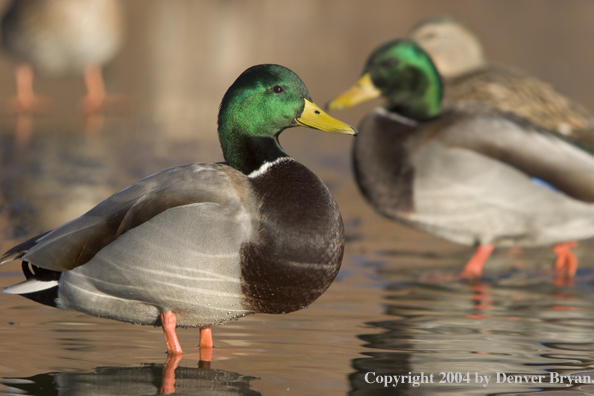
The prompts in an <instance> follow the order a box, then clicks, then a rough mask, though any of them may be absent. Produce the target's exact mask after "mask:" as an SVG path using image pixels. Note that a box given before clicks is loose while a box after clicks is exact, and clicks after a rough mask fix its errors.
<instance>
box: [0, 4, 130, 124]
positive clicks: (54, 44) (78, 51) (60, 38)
mask: <svg viewBox="0 0 594 396" xmlns="http://www.w3.org/2000/svg"><path fill="white" fill-rule="evenodd" d="M122 33H123V16H122V13H121V9H120V5H119V3H118V1H117V0H13V1H12V2H11V3H10V4H9V5H8V7H7V12H6V14H5V15H4V17H3V19H2V47H3V48H4V49H5V50H6V51H7V52H9V53H10V54H12V55H13V56H14V57H15V58H17V59H19V60H20V61H21V62H22V63H21V64H20V65H19V66H18V68H17V71H16V77H17V98H16V100H15V110H17V111H19V112H33V111H45V110H47V108H48V102H47V100H45V99H43V98H39V97H38V96H36V95H35V93H34V91H33V69H34V68H35V69H40V70H42V71H44V72H48V73H54V74H61V73H69V72H71V73H80V72H83V73H84V78H85V84H86V87H87V95H86V96H85V97H84V98H83V101H82V104H83V107H84V109H85V110H86V111H87V112H95V111H98V110H100V109H101V108H102V107H103V105H104V103H105V101H106V97H107V96H106V94H105V88H104V84H103V78H102V75H101V66H102V65H103V64H104V63H105V62H107V61H109V60H110V59H111V58H112V57H113V56H114V55H115V53H116V52H117V50H118V49H119V48H120V45H121V42H122Z"/></svg>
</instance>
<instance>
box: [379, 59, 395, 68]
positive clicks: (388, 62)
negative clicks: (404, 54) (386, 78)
mask: <svg viewBox="0 0 594 396" xmlns="http://www.w3.org/2000/svg"><path fill="white" fill-rule="evenodd" d="M383 63H384V66H387V67H394V66H396V65H397V64H398V61H397V60H396V59H394V58H390V59H387V60H385V61H384V62H383Z"/></svg>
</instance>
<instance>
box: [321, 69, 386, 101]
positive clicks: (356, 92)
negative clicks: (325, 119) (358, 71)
mask: <svg viewBox="0 0 594 396" xmlns="http://www.w3.org/2000/svg"><path fill="white" fill-rule="evenodd" d="M381 94H382V92H381V91H380V90H379V89H377V88H376V87H375V85H373V82H372V81H371V76H370V75H369V73H365V74H363V76H362V77H361V78H360V79H359V81H357V82H356V83H355V84H354V85H353V86H352V87H351V88H349V90H348V91H346V92H344V93H342V94H341V95H339V96H337V97H336V98H334V99H333V100H331V101H330V102H328V104H327V105H326V109H328V110H342V109H346V108H349V107H353V106H355V105H358V104H359V103H363V102H366V101H368V100H371V99H374V98H377V97H379V96H381Z"/></svg>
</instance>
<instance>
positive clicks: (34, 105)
mask: <svg viewBox="0 0 594 396" xmlns="http://www.w3.org/2000/svg"><path fill="white" fill-rule="evenodd" d="M16 85H17V96H16V98H14V99H13V103H12V110H13V111H14V112H15V113H19V114H20V113H47V112H49V110H50V101H49V100H48V99H46V98H43V97H41V96H37V95H36V94H35V92H34V91H33V68H32V67H31V65H29V64H28V63H21V64H20V65H19V66H17V68H16Z"/></svg>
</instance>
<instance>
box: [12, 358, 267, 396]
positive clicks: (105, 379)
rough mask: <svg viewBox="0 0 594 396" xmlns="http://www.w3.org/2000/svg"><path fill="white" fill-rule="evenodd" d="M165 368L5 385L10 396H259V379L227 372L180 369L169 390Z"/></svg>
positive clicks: (41, 377) (49, 376) (101, 370)
mask: <svg viewBox="0 0 594 396" xmlns="http://www.w3.org/2000/svg"><path fill="white" fill-rule="evenodd" d="M165 372H166V368H165V365H163V364H157V363H152V364H147V365H144V366H139V367H97V368H96V369H95V371H94V372H92V373H73V372H61V373H44V374H38V375H34V376H32V377H27V378H4V379H2V381H1V383H2V384H3V385H4V386H6V387H7V388H8V389H7V393H23V392H25V393H26V394H29V395H33V396H48V395H69V396H70V395H72V396H74V395H81V396H93V395H110V396H116V395H130V396H132V395H155V394H159V393H163V394H167V393H175V394H176V395H213V396H214V395H225V396H232V395H236V396H240V395H241V396H257V395H261V393H260V392H257V391H255V390H252V389H250V380H252V379H255V378H254V377H250V376H247V375H242V374H238V373H234V372H231V371H225V370H215V369H201V368H194V367H177V368H176V369H175V381H174V382H175V385H174V388H169V389H165V388H166V386H165V385H164V384H165V383H166V382H167V381H168V379H167V378H166V374H164V373H165Z"/></svg>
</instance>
